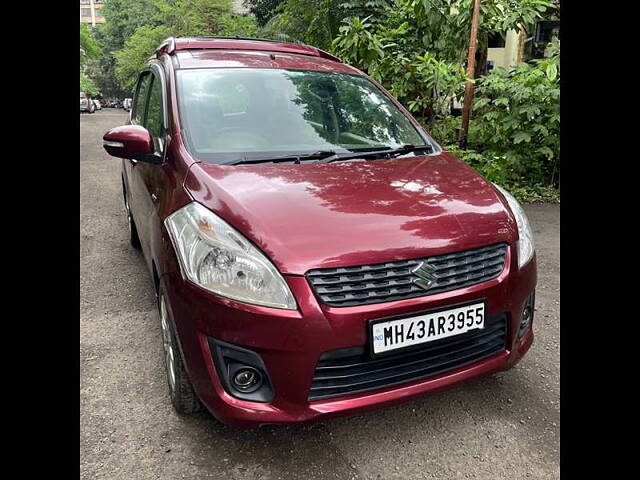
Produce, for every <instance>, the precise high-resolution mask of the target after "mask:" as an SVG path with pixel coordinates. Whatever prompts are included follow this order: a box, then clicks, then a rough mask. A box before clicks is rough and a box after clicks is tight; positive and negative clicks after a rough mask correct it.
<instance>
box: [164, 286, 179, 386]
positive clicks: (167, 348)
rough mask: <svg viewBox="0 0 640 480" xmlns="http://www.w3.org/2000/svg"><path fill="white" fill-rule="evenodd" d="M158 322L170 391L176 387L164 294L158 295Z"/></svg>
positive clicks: (173, 353)
mask: <svg viewBox="0 0 640 480" xmlns="http://www.w3.org/2000/svg"><path fill="white" fill-rule="evenodd" d="M160 324H161V325H162V345H163V347H164V359H165V363H166V366H167V376H168V377H169V387H171V391H172V392H173V391H174V390H175V388H176V370H175V368H176V362H175V352H174V349H173V342H172V341H171V330H170V329H169V319H168V315H167V305H166V302H165V299H164V295H163V296H161V297H160Z"/></svg>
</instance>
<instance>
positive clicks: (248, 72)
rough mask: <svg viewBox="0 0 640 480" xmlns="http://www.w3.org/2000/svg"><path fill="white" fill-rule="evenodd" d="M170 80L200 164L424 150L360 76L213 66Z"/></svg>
mask: <svg viewBox="0 0 640 480" xmlns="http://www.w3.org/2000/svg"><path fill="white" fill-rule="evenodd" d="M177 78H178V93H179V96H180V117H181V122H182V129H183V131H184V133H185V137H186V140H187V143H188V144H189V146H190V148H191V149H192V150H193V153H194V154H195V155H196V156H197V157H198V158H199V159H200V160H203V161H208V162H215V163H223V162H226V161H231V160H237V159H239V158H243V157H246V158H262V157H264V158H268V157H269V156H274V155H282V154H285V155H286V154H298V153H300V154H304V153H310V152H315V151H318V150H335V151H343V152H344V151H358V150H374V149H380V148H385V147H389V148H396V147H399V146H401V145H405V144H413V145H425V139H424V138H423V137H422V136H421V135H420V134H419V133H418V131H417V130H416V129H415V128H414V126H413V125H412V124H411V122H410V121H409V119H408V118H407V117H406V116H405V115H404V114H403V113H402V112H401V111H400V110H399V109H398V108H397V107H396V106H395V105H394V104H393V103H392V102H391V100H390V99H389V98H387V96H386V95H384V94H383V93H382V91H380V89H378V88H377V87H376V86H375V85H374V84H373V83H371V82H370V81H369V80H367V79H366V78H364V77H360V76H355V75H346V74H340V73H329V72H315V71H295V70H277V69H275V70H274V69H249V68H220V69H198V70H179V71H178V72H177Z"/></svg>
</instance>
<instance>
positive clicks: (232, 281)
mask: <svg viewBox="0 0 640 480" xmlns="http://www.w3.org/2000/svg"><path fill="white" fill-rule="evenodd" d="M104 148H105V149H106V150H107V152H108V153H109V154H111V155H113V156H116V157H120V158H122V159H124V160H123V162H122V187H123V193H124V204H125V208H126V212H127V218H128V223H129V229H130V234H131V243H132V245H133V246H134V247H137V248H140V249H141V250H142V252H143V254H144V258H145V259H146V263H147V266H148V268H149V272H150V274H151V277H152V278H153V281H154V283H155V288H156V291H157V295H158V305H159V311H160V319H161V325H162V333H163V341H164V350H165V353H166V367H167V374H168V382H169V387H170V391H171V398H172V402H173V404H174V406H175V408H176V410H177V411H178V412H180V413H190V412H194V411H196V410H198V409H200V408H201V407H202V405H204V407H206V408H207V409H208V410H209V411H210V412H211V413H212V414H213V415H214V416H215V417H216V418H218V419H219V420H221V421H223V422H225V423H227V424H232V425H237V426H244V427H251V426H259V425H264V424H272V423H298V422H308V421H313V420H318V419H321V418H328V417H331V416H337V415H344V414H354V413H360V412H364V411H366V410H370V409H374V408H379V407H384V406H389V405H392V404H395V403H398V402H402V401H406V400H409V399H412V398H416V397H419V396H421V395H424V394H429V393H433V392H436V391H439V390H442V389H444V388H448V387H451V386H454V385H457V384H459V383H460V382H463V381H466V380H470V379H474V378H477V377H481V376H484V375H488V374H491V373H494V372H497V371H500V370H505V369H508V368H510V367H512V366H513V365H514V364H515V363H516V362H518V361H519V360H520V359H521V358H522V356H523V355H524V354H525V353H526V351H527V350H528V349H529V347H530V346H531V343H532V341H533V332H532V329H531V324H532V321H533V312H534V297H535V285H536V260H535V252H534V244H533V235H532V231H531V227H530V226H529V222H528V220H527V217H526V215H525V213H524V211H523V210H522V208H521V206H520V205H519V204H518V202H517V201H516V200H515V199H514V198H513V197H512V196H511V195H509V194H508V193H507V192H505V191H504V190H502V189H501V188H500V187H497V186H495V185H492V184H491V183H490V182H488V181H486V180H485V179H484V178H482V177H481V176H480V175H479V174H478V173H477V172H476V171H475V170H473V169H472V168H470V167H469V166H467V165H466V164H465V163H463V162H462V161H461V160H459V159H458V158H456V157H455V156H454V155H452V154H451V153H448V152H446V151H444V150H443V149H442V148H441V147H440V146H439V145H438V144H437V143H436V142H435V141H434V140H433V139H432V138H431V137H430V136H429V135H428V134H427V132H425V131H424V129H423V128H422V127H421V126H420V125H419V124H418V122H416V120H415V119H414V118H413V117H412V116H411V115H410V114H409V112H408V111H407V110H406V109H405V108H403V107H402V105H400V104H399V103H398V102H397V100H395V99H394V98H393V97H391V96H390V94H389V93H387V92H386V91H385V89H384V88H383V87H382V86H380V85H379V84H377V83H376V82H375V81H373V80H372V79H370V78H369V77H367V76H366V75H365V74H363V73H362V72H361V71H359V70H357V69H355V68H353V67H350V66H348V65H345V64H344V63H341V62H340V60H339V59H337V58H335V57H333V56H332V55H330V54H328V53H326V52H323V51H321V50H318V49H316V48H313V47H310V46H305V45H294V44H286V43H278V42H272V41H267V40H257V39H238V38H175V39H174V38H170V39H168V40H166V41H165V42H164V43H163V44H162V45H161V46H160V47H159V48H158V49H157V50H156V52H155V54H154V56H153V57H152V58H151V59H150V60H149V62H148V65H147V66H146V68H145V69H144V70H143V71H142V72H141V74H140V77H139V79H138V83H137V86H136V89H135V96H134V100H133V110H132V112H131V120H130V124H128V125H125V126H121V127H117V128H114V129H112V130H110V131H109V132H108V133H107V134H105V136H104Z"/></svg>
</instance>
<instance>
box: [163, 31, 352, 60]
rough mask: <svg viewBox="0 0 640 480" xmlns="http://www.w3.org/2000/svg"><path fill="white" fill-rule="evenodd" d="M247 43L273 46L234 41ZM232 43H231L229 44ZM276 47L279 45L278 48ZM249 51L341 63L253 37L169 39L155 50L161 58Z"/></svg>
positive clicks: (311, 50)
mask: <svg viewBox="0 0 640 480" xmlns="http://www.w3.org/2000/svg"><path fill="white" fill-rule="evenodd" d="M216 40H222V42H219V43H216ZM234 40H238V41H241V42H243V41H246V42H255V43H261V42H265V43H271V44H273V45H271V46H269V47H267V48H260V47H258V46H257V45H253V46H252V45H251V44H249V43H248V44H247V45H242V46H241V45H238V44H235V43H234V42H233V41H234ZM228 41H231V42H228ZM276 45H279V47H277V46H276ZM243 48H246V49H247V50H261V51H275V52H278V51H280V52H283V53H294V54H300V55H311V56H314V57H322V58H326V59H329V60H332V61H334V62H341V60H340V59H339V58H338V57H335V56H333V55H331V54H330V53H327V52H325V51H324V50H320V49H319V48H315V47H312V46H309V45H305V44H303V43H297V42H296V43H293V42H287V41H280V40H271V39H267V38H251V37H239V36H235V37H223V36H219V37H218V36H211V37H209V36H197V37H169V38H167V39H166V40H164V41H163V42H162V43H161V44H160V46H159V47H158V48H157V49H156V50H155V57H156V58H160V56H161V55H164V54H167V55H173V54H174V53H175V52H176V51H178V50H224V49H243Z"/></svg>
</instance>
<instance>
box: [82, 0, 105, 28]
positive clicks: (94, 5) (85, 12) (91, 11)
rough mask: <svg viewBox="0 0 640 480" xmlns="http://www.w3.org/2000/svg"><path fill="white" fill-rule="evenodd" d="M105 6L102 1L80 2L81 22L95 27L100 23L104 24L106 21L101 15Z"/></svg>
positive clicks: (84, 0)
mask: <svg viewBox="0 0 640 480" xmlns="http://www.w3.org/2000/svg"><path fill="white" fill-rule="evenodd" d="M103 4H104V2H103V1H102V0H80V21H81V22H82V23H89V24H91V26H93V27H95V26H96V24H98V23H104V22H105V19H104V17H103V16H102V14H101V13H100V9H102V7H103Z"/></svg>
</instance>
